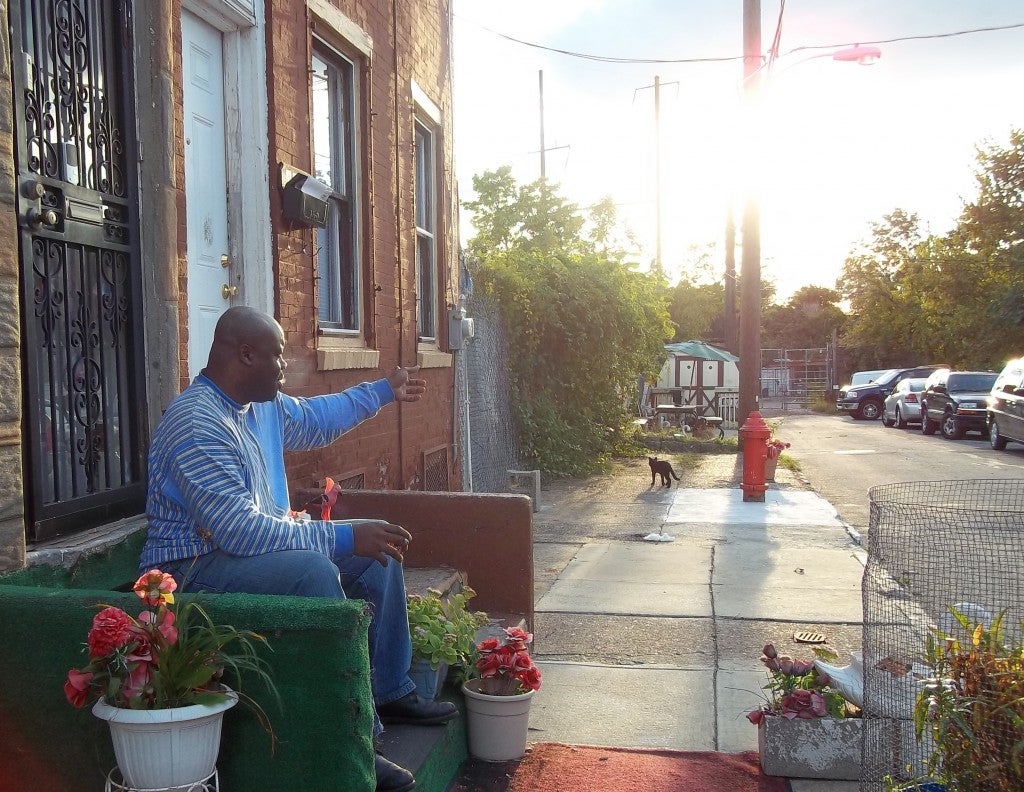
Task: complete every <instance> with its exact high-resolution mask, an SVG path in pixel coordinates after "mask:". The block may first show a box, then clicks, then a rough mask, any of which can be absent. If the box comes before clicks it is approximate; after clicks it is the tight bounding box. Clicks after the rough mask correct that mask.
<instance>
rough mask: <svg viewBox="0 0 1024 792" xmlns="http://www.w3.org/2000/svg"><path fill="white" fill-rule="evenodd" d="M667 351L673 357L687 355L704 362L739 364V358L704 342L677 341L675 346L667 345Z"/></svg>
mask: <svg viewBox="0 0 1024 792" xmlns="http://www.w3.org/2000/svg"><path fill="white" fill-rule="evenodd" d="M665 349H666V350H668V351H669V352H671V353H672V354H673V355H685V356H686V357H694V358H703V359H704V360H724V361H726V362H729V363H738V362H739V358H738V357H736V356H735V355H734V354H732V353H731V352H726V351H725V350H724V349H719V348H718V347H713V346H711V344H706V343H704V342H703V341H692V340H691V341H677V342H676V343H674V344H665Z"/></svg>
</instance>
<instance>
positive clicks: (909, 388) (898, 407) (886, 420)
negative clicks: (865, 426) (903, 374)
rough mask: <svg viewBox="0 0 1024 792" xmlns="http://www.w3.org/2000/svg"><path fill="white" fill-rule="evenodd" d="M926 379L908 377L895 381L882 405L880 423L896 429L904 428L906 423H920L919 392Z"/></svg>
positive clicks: (922, 388)
mask: <svg viewBox="0 0 1024 792" xmlns="http://www.w3.org/2000/svg"><path fill="white" fill-rule="evenodd" d="M927 381H928V380H927V378H926V377H909V378H908V379H904V380H900V381H899V382H897V383H896V386H895V387H894V388H893V389H892V391H891V392H890V393H889V395H888V396H886V397H885V402H884V404H883V405H882V423H883V424H884V425H885V426H895V427H896V428H897V429H906V428H907V424H911V423H920V422H921V399H920V394H921V391H923V390H924V384H925V382H927Z"/></svg>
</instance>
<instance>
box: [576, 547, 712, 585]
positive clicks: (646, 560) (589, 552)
mask: <svg viewBox="0 0 1024 792" xmlns="http://www.w3.org/2000/svg"><path fill="white" fill-rule="evenodd" d="M710 568H711V548H710V547H709V546H707V545H706V544H705V543H701V542H693V541H686V540H682V541H675V542H670V543H656V544H646V543H645V544H640V543H636V542H634V543H622V542H601V543H596V542H595V543H591V544H588V545H584V546H583V547H582V548H580V550H579V552H578V553H576V557H575V558H573V560H572V561H571V562H570V563H569V564H568V565H567V566H566V567H565V569H564V570H563V571H562V574H561V575H559V579H560V580H605V581H622V582H630V581H633V582H644V583H671V584H698V585H705V586H706V585H707V584H708V579H709V575H710V573H709V569H710Z"/></svg>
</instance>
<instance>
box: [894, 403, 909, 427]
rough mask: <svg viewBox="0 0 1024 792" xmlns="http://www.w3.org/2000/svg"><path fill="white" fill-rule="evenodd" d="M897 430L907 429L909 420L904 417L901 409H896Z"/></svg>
mask: <svg viewBox="0 0 1024 792" xmlns="http://www.w3.org/2000/svg"><path fill="white" fill-rule="evenodd" d="M896 428H897V429H906V428H907V419H906V418H904V417H903V409H902V408H901V407H897V408H896Z"/></svg>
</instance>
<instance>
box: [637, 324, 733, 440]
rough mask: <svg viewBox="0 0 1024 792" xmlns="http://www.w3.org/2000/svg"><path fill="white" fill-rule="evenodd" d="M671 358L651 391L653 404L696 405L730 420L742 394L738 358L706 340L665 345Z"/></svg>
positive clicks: (651, 402)
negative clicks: (739, 395)
mask: <svg viewBox="0 0 1024 792" xmlns="http://www.w3.org/2000/svg"><path fill="white" fill-rule="evenodd" d="M665 351H666V352H667V353H668V357H667V359H666V360H665V365H663V366H662V368H661V374H659V376H658V382H657V384H656V385H655V386H654V387H653V388H652V389H651V391H650V395H649V398H650V405H651V406H652V407H653V406H655V405H656V404H667V403H672V404H679V405H682V404H693V405H696V406H697V407H699V408H702V409H703V410H704V411H705V412H706V413H707V414H708V415H721V416H722V417H723V418H726V420H727V421H729V420H731V417H730V416H729V415H728V414H727V413H728V412H729V410H728V409H727V407H726V402H728V403H729V405H730V406H731V404H732V402H733V401H734V399H735V396H736V395H737V394H738V393H739V382H740V372H739V366H738V365H737V364H738V363H739V358H738V357H736V355H734V354H732V353H731V352H727V351H725V350H724V349H719V348H718V347H714V346H712V345H711V344H707V343H705V342H703V341H679V342H676V343H672V344H665Z"/></svg>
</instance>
